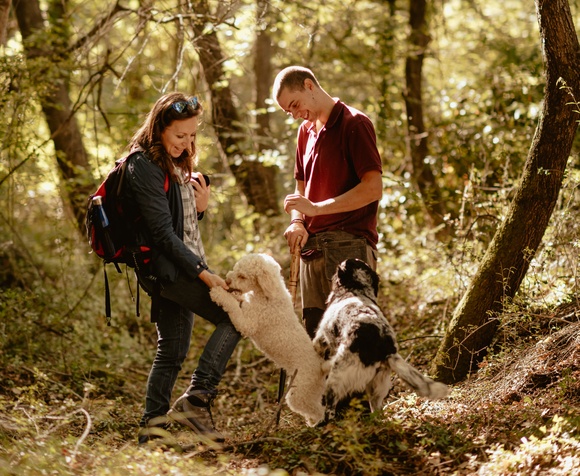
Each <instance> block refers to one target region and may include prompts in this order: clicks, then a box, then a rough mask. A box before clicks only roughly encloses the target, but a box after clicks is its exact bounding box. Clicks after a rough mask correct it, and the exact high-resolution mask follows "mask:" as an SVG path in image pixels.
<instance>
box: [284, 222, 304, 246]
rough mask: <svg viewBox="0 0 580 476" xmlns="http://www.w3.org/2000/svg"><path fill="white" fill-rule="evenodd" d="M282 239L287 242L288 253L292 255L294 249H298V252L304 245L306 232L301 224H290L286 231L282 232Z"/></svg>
mask: <svg viewBox="0 0 580 476" xmlns="http://www.w3.org/2000/svg"><path fill="white" fill-rule="evenodd" d="M284 238H286V241H287V242H288V247H289V248H290V252H291V253H292V254H294V252H295V251H296V248H297V247H298V249H299V250H301V249H302V247H303V246H304V245H305V244H306V241H307V240H308V232H307V231H306V228H305V227H304V224H303V223H296V222H295V223H291V224H290V225H289V226H288V228H286V231H285V232H284Z"/></svg>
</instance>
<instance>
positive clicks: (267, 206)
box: [192, 0, 280, 215]
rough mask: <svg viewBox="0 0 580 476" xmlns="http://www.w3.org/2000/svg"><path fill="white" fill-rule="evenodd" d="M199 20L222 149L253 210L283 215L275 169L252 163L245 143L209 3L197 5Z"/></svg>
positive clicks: (198, 38)
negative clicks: (210, 21)
mask: <svg viewBox="0 0 580 476" xmlns="http://www.w3.org/2000/svg"><path fill="white" fill-rule="evenodd" d="M196 13H197V14H198V19H197V20H196V21H193V22H192V28H193V30H194V33H195V37H196V39H195V45H194V46H195V48H196V50H197V53H198V54H199V60H200V63H201V65H202V67H203V74H204V77H205V80H206V82H207V84H208V85H209V90H210V93H211V97H212V100H211V103H212V118H213V127H214V129H215V132H216V135H217V137H218V143H219V146H220V149H221V151H222V153H223V155H224V157H226V160H227V162H228V165H229V167H230V169H231V171H232V173H233V174H234V177H235V179H236V182H237V184H238V186H239V187H240V190H241V192H242V193H243V194H244V196H245V197H246V198H247V200H248V204H249V205H250V206H252V207H253V208H254V211H256V212H257V213H260V214H264V215H277V214H279V213H280V207H279V204H278V196H277V193H276V175H277V170H276V168H275V167H266V166H264V164H263V163H261V162H260V161H259V160H249V159H248V155H249V154H248V153H247V151H246V150H244V145H243V140H244V138H245V137H246V136H247V132H246V131H245V129H244V128H243V127H242V126H241V124H242V122H241V120H240V117H239V115H238V111H237V109H236V107H235V105H234V102H233V95H232V91H231V89H230V87H229V84H228V83H227V80H226V79H225V74H224V69H223V67H222V65H223V62H224V57H223V53H222V50H221V46H220V44H219V40H218V37H217V35H216V32H215V30H213V29H211V30H209V31H206V29H205V26H206V22H205V18H206V15H207V14H208V6H207V2H206V1H205V0H204V1H200V2H197V3H196Z"/></svg>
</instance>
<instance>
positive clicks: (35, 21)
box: [13, 0, 94, 233]
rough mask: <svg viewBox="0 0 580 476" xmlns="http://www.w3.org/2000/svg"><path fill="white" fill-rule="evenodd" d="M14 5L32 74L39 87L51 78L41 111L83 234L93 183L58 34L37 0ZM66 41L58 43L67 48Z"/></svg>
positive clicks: (63, 186) (65, 195)
mask: <svg viewBox="0 0 580 476" xmlns="http://www.w3.org/2000/svg"><path fill="white" fill-rule="evenodd" d="M13 5H14V11H15V13H16V19H17V21H18V27H19V29H20V32H21V34H22V39H23V43H24V48H25V51H26V56H27V58H28V60H29V63H30V66H29V70H30V72H31V74H32V75H33V77H38V78H39V79H38V82H39V84H45V85H46V84H48V81H47V80H46V78H52V81H51V82H52V86H51V87H48V88H47V89H46V91H45V92H43V93H42V94H41V96H40V101H41V106H42V111H43V113H44V116H45V118H46V121H47V123H48V127H49V130H50V132H51V138H52V141H53V143H54V148H55V152H56V161H57V163H58V168H59V173H60V178H61V191H62V192H63V202H64V203H65V206H66V204H67V201H68V204H69V205H70V206H71V208H72V213H73V215H74V217H75V221H76V224H77V227H78V229H79V230H80V231H81V232H83V233H84V227H85V210H86V201H87V197H88V196H89V194H90V193H91V192H92V191H93V188H94V183H93V179H92V176H91V173H90V170H91V169H90V165H89V162H88V158H87V153H86V151H85V148H84V145H83V141H82V135H81V133H80V130H79V128H78V125H77V122H76V120H75V118H74V116H73V111H72V106H71V100H70V97H69V91H68V77H67V74H66V69H67V68H66V66H65V65H64V59H65V58H64V57H63V53H62V51H59V50H58V48H57V47H55V46H54V44H53V43H52V40H51V38H55V36H53V35H55V33H48V32H45V31H44V27H43V18H42V13H41V10H40V5H39V2H38V0H19V1H17V2H13ZM65 40H66V39H64V38H59V39H58V41H59V42H60V43H61V44H63V45H65V46H66V41H65ZM39 60H42V62H41V61H39ZM43 65H48V66H43Z"/></svg>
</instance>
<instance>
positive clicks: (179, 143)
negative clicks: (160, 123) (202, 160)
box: [161, 117, 198, 159]
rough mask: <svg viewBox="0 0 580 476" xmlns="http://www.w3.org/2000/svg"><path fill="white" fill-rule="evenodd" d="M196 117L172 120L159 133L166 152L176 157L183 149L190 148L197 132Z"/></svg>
mask: <svg viewBox="0 0 580 476" xmlns="http://www.w3.org/2000/svg"><path fill="white" fill-rule="evenodd" d="M197 124H198V118H197V117H189V118H187V119H180V120H177V121H173V122H172V123H171V124H170V125H169V126H167V127H166V128H165V130H164V131H163V132H162V133H161V143H162V144H163V147H164V148H165V150H166V152H167V153H168V154H169V155H170V156H171V157H173V158H174V159H177V158H178V157H179V156H180V155H181V154H182V153H183V151H184V150H185V149H188V150H191V149H192V144H193V143H194V142H195V135H196V134H197Z"/></svg>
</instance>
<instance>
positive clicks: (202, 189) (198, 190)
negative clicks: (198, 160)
mask: <svg viewBox="0 0 580 476" xmlns="http://www.w3.org/2000/svg"><path fill="white" fill-rule="evenodd" d="M194 177H196V178H197V179H198V180H199V182H198V181H197V180H195V178H194ZM191 184H192V185H193V190H194V193H195V207H196V208H197V212H198V213H201V212H204V211H206V210H207V206H208V203H209V195H210V186H209V185H206V184H205V178H204V177H203V175H202V174H201V173H200V172H193V175H192V179H191Z"/></svg>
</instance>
